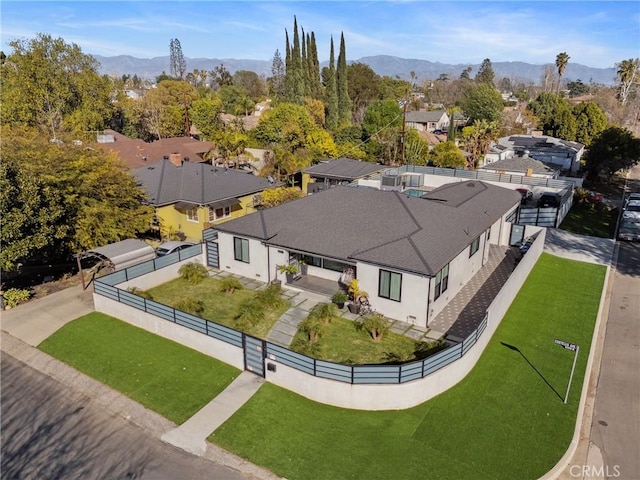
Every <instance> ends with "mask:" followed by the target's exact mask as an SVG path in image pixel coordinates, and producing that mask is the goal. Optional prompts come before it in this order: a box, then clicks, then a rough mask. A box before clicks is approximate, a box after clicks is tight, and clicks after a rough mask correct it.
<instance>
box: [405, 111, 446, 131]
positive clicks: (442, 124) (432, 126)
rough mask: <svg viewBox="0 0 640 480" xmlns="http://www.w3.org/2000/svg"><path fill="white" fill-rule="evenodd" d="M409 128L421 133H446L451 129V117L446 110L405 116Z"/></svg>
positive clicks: (420, 112) (417, 112) (418, 112)
mask: <svg viewBox="0 0 640 480" xmlns="http://www.w3.org/2000/svg"><path fill="white" fill-rule="evenodd" d="M405 123H406V125H407V127H410V128H414V129H416V130H418V131H419V132H433V131H435V130H442V131H446V130H448V129H449V115H447V112H446V111H445V110H429V111H427V110H419V111H416V112H407V113H406V114H405Z"/></svg>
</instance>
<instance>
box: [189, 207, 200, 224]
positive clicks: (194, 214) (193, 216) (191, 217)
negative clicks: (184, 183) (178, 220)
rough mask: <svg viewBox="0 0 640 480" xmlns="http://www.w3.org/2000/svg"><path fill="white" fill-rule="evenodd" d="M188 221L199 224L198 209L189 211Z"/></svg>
mask: <svg viewBox="0 0 640 480" xmlns="http://www.w3.org/2000/svg"><path fill="white" fill-rule="evenodd" d="M187 220H188V221H190V222H199V221H200V220H198V208H197V207H196V208H192V209H191V210H187Z"/></svg>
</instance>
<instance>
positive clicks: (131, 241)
mask: <svg viewBox="0 0 640 480" xmlns="http://www.w3.org/2000/svg"><path fill="white" fill-rule="evenodd" d="M86 258H95V259H97V260H98V263H96V265H94V266H93V267H91V269H90V272H91V273H92V276H91V279H92V280H93V278H94V277H95V275H96V273H98V272H99V271H100V270H102V269H104V268H106V269H108V270H107V271H108V272H109V273H110V272H115V271H117V270H122V269H123V268H127V267H130V266H131V265H135V264H137V263H141V262H144V261H147V260H153V259H154V258H156V252H155V250H154V249H153V247H152V246H151V245H149V244H148V243H146V242H144V241H142V240H138V239H135V238H128V239H126V240H122V241H120V242H115V243H110V244H108V245H104V246H102V247H98V248H93V249H91V250H87V251H85V252H82V253H79V254H77V255H76V259H77V261H78V272H79V273H80V278H81V279H82V288H83V289H86V288H87V286H88V285H87V283H86V281H85V278H84V272H83V270H82V265H81V261H82V260H84V259H86ZM89 283H91V282H89Z"/></svg>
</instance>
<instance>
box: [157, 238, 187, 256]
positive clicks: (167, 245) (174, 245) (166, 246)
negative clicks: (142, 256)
mask: <svg viewBox="0 0 640 480" xmlns="http://www.w3.org/2000/svg"><path fill="white" fill-rule="evenodd" d="M194 245H195V243H191V242H179V241H171V242H164V243H163V244H162V245H160V246H159V247H158V248H156V255H158V256H159V257H164V256H165V255H169V254H171V253H175V252H178V251H180V250H184V249H185V248H189V247H192V246H194Z"/></svg>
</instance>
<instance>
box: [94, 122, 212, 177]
mask: <svg viewBox="0 0 640 480" xmlns="http://www.w3.org/2000/svg"><path fill="white" fill-rule="evenodd" d="M98 145H99V146H100V147H101V148H103V149H104V150H105V151H108V152H113V153H116V154H117V155H118V156H119V157H120V158H121V159H122V161H123V162H124V163H125V165H127V167H129V168H130V169H131V170H134V169H136V168H140V167H142V166H144V165H148V164H150V163H156V162H159V161H160V160H162V159H163V158H165V157H166V158H167V159H171V160H172V162H173V163H174V164H176V165H178V164H181V163H182V161H183V160H184V159H185V158H188V159H189V161H190V162H202V161H204V157H205V155H206V153H207V152H208V151H209V150H210V149H211V148H212V147H213V146H214V144H213V142H201V141H199V140H195V139H193V138H191V137H173V138H162V139H160V140H156V141H155V142H144V141H142V140H140V139H137V138H135V139H134V138H129V137H126V136H125V135H122V134H121V133H118V132H116V131H115V130H105V131H104V133H103V134H102V135H98Z"/></svg>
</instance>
